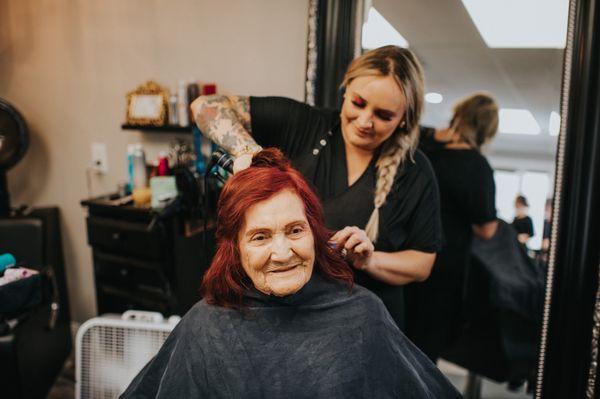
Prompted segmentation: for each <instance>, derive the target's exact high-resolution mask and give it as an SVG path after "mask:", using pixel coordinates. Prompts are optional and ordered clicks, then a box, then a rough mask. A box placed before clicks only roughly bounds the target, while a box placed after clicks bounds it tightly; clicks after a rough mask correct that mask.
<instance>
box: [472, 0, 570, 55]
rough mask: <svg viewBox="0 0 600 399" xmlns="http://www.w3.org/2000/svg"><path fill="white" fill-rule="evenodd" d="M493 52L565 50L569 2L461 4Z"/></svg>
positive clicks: (537, 0)
mask: <svg viewBox="0 0 600 399" xmlns="http://www.w3.org/2000/svg"><path fill="white" fill-rule="evenodd" d="M462 2H463V5H464V6H465V8H466V10H467V12H468V13H469V15H470V16H471V19H472V20H473V23H474V24H475V26H476V27H477V30H479V33H480V34H481V37H482V38H483V40H484V41H485V43H486V44H487V46H488V47H491V48H565V42H566V38H567V17H568V11H569V0H487V1H481V0H462Z"/></svg>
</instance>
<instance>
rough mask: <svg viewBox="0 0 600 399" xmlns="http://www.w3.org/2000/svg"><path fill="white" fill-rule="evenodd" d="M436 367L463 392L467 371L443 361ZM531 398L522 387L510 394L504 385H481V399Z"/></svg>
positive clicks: (484, 383) (486, 382)
mask: <svg viewBox="0 0 600 399" xmlns="http://www.w3.org/2000/svg"><path fill="white" fill-rule="evenodd" d="M438 367H439V368H440V370H442V372H443V373H444V375H446V377H448V379H449V380H450V382H452V384H453V385H454V386H455V387H456V389H458V390H459V391H460V392H464V388H465V385H466V382H467V370H465V369H463V368H461V367H458V366H456V365H454V364H452V363H449V362H446V361H443V360H440V361H438ZM532 397H533V395H532V394H527V393H526V391H525V387H524V386H523V387H521V388H520V389H519V390H517V391H516V392H512V391H509V390H508V388H507V384H506V383H504V384H498V383H496V382H494V381H491V380H488V379H483V381H482V383H481V399H531V398H532Z"/></svg>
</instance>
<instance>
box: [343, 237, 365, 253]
mask: <svg viewBox="0 0 600 399" xmlns="http://www.w3.org/2000/svg"><path fill="white" fill-rule="evenodd" d="M362 242H363V239H362V237H360V236H359V235H358V234H356V233H352V234H351V235H350V237H348V239H347V240H346V243H345V244H344V248H346V251H348V252H350V251H353V252H356V250H355V248H354V247H356V246H357V245H358V244H361V243H362Z"/></svg>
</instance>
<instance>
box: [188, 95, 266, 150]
mask: <svg viewBox="0 0 600 399" xmlns="http://www.w3.org/2000/svg"><path fill="white" fill-rule="evenodd" d="M249 104H250V101H249V99H248V97H238V96H235V97H234V96H231V97H229V96H223V95H216V96H210V97H206V98H204V101H203V102H202V106H201V107H200V109H198V110H197V111H196V114H195V115H194V119H195V121H196V123H197V124H198V127H199V128H200V130H201V131H202V132H203V133H204V134H205V135H206V136H207V137H208V138H210V139H211V140H212V141H214V142H215V143H217V144H218V145H220V146H221V147H223V148H224V149H225V150H226V151H227V152H229V153H230V154H232V155H233V156H236V157H237V156H239V155H240V154H242V153H245V152H256V151H259V150H260V149H261V147H260V146H259V145H258V144H256V142H255V141H254V139H253V138H252V136H251V135H250V125H251V124H250V112H249V111H250V109H249V108H250V107H249Z"/></svg>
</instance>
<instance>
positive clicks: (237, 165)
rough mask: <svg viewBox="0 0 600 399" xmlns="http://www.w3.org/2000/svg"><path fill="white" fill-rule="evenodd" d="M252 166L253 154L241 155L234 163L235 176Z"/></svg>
mask: <svg viewBox="0 0 600 399" xmlns="http://www.w3.org/2000/svg"><path fill="white" fill-rule="evenodd" d="M251 164H252V154H250V153H248V152H247V153H244V154H242V155H240V156H239V157H237V158H235V160H234V161H233V174H234V175H235V174H236V173H237V172H241V171H242V170H244V169H246V168H248V167H250V165H251Z"/></svg>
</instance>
